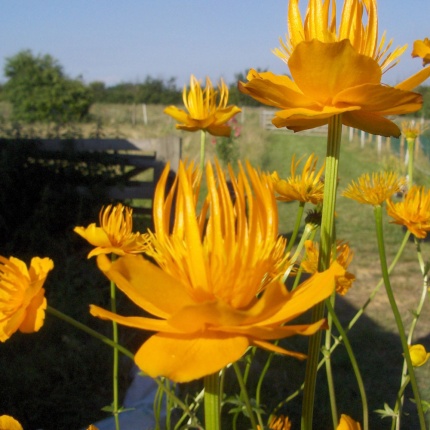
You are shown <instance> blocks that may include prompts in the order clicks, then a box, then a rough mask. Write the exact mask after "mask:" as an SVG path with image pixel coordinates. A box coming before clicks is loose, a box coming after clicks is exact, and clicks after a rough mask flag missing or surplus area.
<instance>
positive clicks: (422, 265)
mask: <svg viewBox="0 0 430 430" xmlns="http://www.w3.org/2000/svg"><path fill="white" fill-rule="evenodd" d="M414 240H415V246H416V249H417V258H418V263H419V265H420V270H421V274H422V276H423V287H422V289H421V297H420V300H419V302H418V306H417V309H416V311H415V312H414V313H413V318H412V322H411V325H410V327H409V333H408V339H407V343H408V345H411V344H412V338H413V336H414V332H415V327H416V326H417V323H418V319H419V317H420V315H421V312H422V310H423V306H424V303H425V301H426V298H427V291H428V276H427V268H426V264H425V263H424V259H423V256H422V252H421V242H420V241H419V240H418V239H417V238H416V237H414ZM406 381H409V377H408V374H407V363H406V359H405V358H403V368H402V380H401V383H400V391H399V395H398V399H399V404H398V405H397V404H396V406H398V408H399V410H401V408H402V406H403V400H404V394H403V391H404V388H403V390H402V387H403V386H404V384H405V382H406ZM396 428H397V429H400V420H397V423H396Z"/></svg>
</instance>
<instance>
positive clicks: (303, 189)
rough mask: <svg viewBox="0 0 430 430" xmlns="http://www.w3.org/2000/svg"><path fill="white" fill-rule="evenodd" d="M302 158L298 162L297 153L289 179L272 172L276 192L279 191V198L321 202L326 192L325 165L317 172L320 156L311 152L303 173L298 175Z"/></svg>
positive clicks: (288, 200) (287, 200)
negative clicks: (281, 177)
mask: <svg viewBox="0 0 430 430" xmlns="http://www.w3.org/2000/svg"><path fill="white" fill-rule="evenodd" d="M301 160H302V159H299V160H298V161H297V162H296V158H295V155H293V159H292V161H291V176H290V177H289V178H287V179H280V178H279V176H278V173H277V172H274V173H273V174H272V179H273V182H274V185H275V192H276V193H278V197H277V199H278V200H281V201H283V202H291V201H294V200H297V201H299V202H302V203H306V202H310V203H313V204H314V205H316V204H318V203H321V202H322V200H323V194H324V181H323V178H322V174H323V172H324V165H323V166H322V167H321V169H320V170H319V171H318V172H316V165H317V162H318V157H316V156H315V155H314V154H311V155H310V157H309V158H308V159H307V160H306V163H305V165H304V167H303V170H302V174H301V175H297V174H296V171H297V168H298V167H299V164H300V162H301Z"/></svg>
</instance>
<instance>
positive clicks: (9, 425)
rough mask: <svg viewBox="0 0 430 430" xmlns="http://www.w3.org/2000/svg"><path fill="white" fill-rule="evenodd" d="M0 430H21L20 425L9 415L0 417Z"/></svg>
mask: <svg viewBox="0 0 430 430" xmlns="http://www.w3.org/2000/svg"><path fill="white" fill-rule="evenodd" d="M0 430H23V428H22V425H21V424H20V423H19V422H18V421H17V420H16V419H15V418H12V417H11V416H9V415H2V416H0Z"/></svg>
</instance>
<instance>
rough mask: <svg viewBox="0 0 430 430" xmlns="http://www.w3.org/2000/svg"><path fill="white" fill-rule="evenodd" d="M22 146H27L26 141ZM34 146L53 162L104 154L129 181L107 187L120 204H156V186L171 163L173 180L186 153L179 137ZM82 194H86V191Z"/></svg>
mask: <svg viewBox="0 0 430 430" xmlns="http://www.w3.org/2000/svg"><path fill="white" fill-rule="evenodd" d="M14 142H16V139H0V148H1V147H3V148H4V147H5V145H8V144H9V145H10V144H14ZM19 142H20V143H21V144H22V143H25V139H20V140H19ZM30 142H31V143H32V144H33V145H34V144H36V147H37V149H40V150H41V151H46V152H48V153H49V157H52V159H56V158H58V157H62V158H64V154H67V153H71V154H72V153H75V154H76V153H88V154H90V153H103V160H105V162H106V164H107V165H117V166H119V168H120V169H121V172H122V178H125V179H126V180H127V181H126V182H125V183H124V184H123V185H111V186H107V189H106V194H107V196H108V197H109V198H110V199H112V200H117V201H118V200H119V201H123V200H130V201H135V200H151V201H152V199H153V196H154V190H155V184H156V183H157V181H158V179H159V178H160V175H161V172H162V171H163V169H164V167H165V165H166V164H167V163H168V162H169V163H170V171H171V177H172V178H173V176H174V174H175V173H176V171H177V169H178V165H179V160H180V158H181V149H182V142H181V139H180V138H179V137H176V136H167V137H162V138H157V139H145V140H131V139H32V140H31V141H30V140H29V143H30ZM144 172H147V173H146V174H143V173H144ZM81 191H82V192H85V190H84V189H82V190H81ZM139 207H140V206H139ZM136 209H137V208H136ZM143 211H144V212H146V211H148V210H143Z"/></svg>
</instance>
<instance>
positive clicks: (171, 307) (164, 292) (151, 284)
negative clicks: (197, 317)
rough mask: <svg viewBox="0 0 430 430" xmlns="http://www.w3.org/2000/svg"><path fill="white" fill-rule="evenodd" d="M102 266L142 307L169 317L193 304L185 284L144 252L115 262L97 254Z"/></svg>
mask: <svg viewBox="0 0 430 430" xmlns="http://www.w3.org/2000/svg"><path fill="white" fill-rule="evenodd" d="M97 264H98V266H99V268H100V270H101V271H102V272H103V273H104V274H105V275H106V276H107V277H108V278H109V279H110V280H112V281H113V282H115V284H116V285H117V286H118V288H119V289H120V290H121V291H123V292H124V293H125V294H126V295H127V296H128V297H129V298H130V299H131V300H132V301H133V302H134V303H136V304H137V305H138V306H140V307H141V308H142V309H144V310H146V311H147V312H149V313H151V314H152V315H155V316H158V317H160V318H168V317H169V316H170V315H172V314H173V313H175V312H176V311H177V310H178V309H180V308H182V307H183V306H186V305H191V304H193V303H194V302H193V300H192V299H191V298H190V296H189V295H188V294H187V292H186V290H185V288H184V287H183V286H182V284H181V283H180V282H179V281H177V280H175V279H173V278H172V277H171V276H169V275H167V274H166V273H164V272H163V271H162V270H161V269H159V268H158V267H157V266H155V265H154V264H152V263H150V262H149V261H147V260H145V259H144V258H143V257H142V256H141V255H135V256H129V255H126V256H124V257H120V258H118V259H117V260H115V261H114V262H113V263H111V262H110V261H109V259H108V258H107V257H106V256H105V255H100V256H98V257H97Z"/></svg>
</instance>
